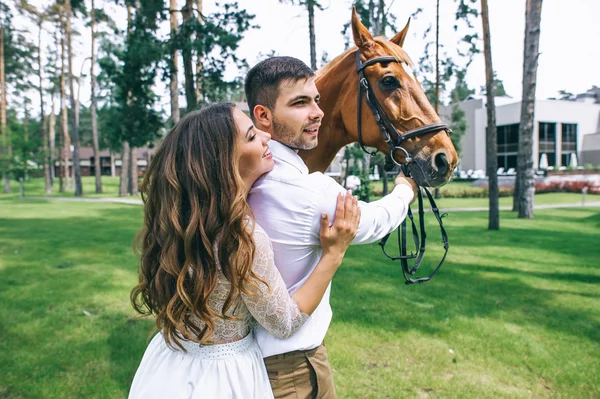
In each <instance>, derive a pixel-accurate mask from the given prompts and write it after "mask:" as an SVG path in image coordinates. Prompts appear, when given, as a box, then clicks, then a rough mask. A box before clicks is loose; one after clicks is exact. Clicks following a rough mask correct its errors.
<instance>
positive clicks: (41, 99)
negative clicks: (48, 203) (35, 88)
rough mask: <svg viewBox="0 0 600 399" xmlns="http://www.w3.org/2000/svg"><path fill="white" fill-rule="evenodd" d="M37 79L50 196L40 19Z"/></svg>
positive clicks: (40, 24) (40, 26) (45, 172)
mask: <svg viewBox="0 0 600 399" xmlns="http://www.w3.org/2000/svg"><path fill="white" fill-rule="evenodd" d="M38 78H39V80H40V115H41V126H40V133H41V136H42V147H43V155H44V157H43V161H42V162H43V165H44V182H45V190H46V194H47V195H49V194H52V181H51V179H50V168H49V167H48V135H47V134H46V114H45V113H44V87H43V82H44V81H43V77H42V19H41V18H40V20H39V25H38Z"/></svg>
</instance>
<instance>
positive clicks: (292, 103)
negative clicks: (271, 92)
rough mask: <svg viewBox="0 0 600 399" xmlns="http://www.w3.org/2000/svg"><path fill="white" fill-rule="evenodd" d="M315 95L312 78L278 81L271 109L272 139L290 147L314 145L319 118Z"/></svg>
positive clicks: (317, 99)
mask: <svg viewBox="0 0 600 399" xmlns="http://www.w3.org/2000/svg"><path fill="white" fill-rule="evenodd" d="M319 99H320V95H319V92H318V90H317V86H315V80H314V79H313V78H310V79H307V80H304V79H300V80H298V81H295V82H293V81H284V82H282V83H281V85H280V86H279V97H277V101H276V102H275V109H274V110H273V139H275V140H277V141H279V142H280V143H282V144H284V145H286V146H288V147H290V148H292V149H294V150H310V149H313V148H315V147H316V146H317V142H318V139H317V136H318V134H319V126H321V120H322V119H323V111H321V108H319V105H318V103H319Z"/></svg>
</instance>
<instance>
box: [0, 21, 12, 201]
mask: <svg viewBox="0 0 600 399" xmlns="http://www.w3.org/2000/svg"><path fill="white" fill-rule="evenodd" d="M0 92H1V95H0V97H1V100H0V136H2V137H0V140H2V141H1V142H0V162H2V164H0V165H1V167H2V180H4V193H5V194H8V193H10V178H9V173H8V172H9V171H8V169H9V167H10V158H11V152H12V148H11V143H10V132H9V131H8V128H7V125H6V107H7V103H6V79H5V76H4V27H2V26H0Z"/></svg>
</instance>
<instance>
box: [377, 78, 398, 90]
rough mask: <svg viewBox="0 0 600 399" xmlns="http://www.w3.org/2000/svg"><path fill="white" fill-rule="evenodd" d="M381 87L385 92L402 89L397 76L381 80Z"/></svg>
mask: <svg viewBox="0 0 600 399" xmlns="http://www.w3.org/2000/svg"><path fill="white" fill-rule="evenodd" d="M379 86H380V87H381V88H382V89H383V90H394V89H397V88H399V87H400V82H399V81H398V79H396V77H395V76H390V75H388V76H385V77H384V78H383V79H381V81H380V82H379Z"/></svg>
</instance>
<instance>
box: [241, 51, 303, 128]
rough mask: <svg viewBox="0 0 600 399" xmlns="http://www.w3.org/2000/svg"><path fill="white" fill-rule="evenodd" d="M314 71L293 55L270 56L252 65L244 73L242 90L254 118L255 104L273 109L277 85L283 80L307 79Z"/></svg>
mask: <svg viewBox="0 0 600 399" xmlns="http://www.w3.org/2000/svg"><path fill="white" fill-rule="evenodd" d="M313 76H315V72H314V71H313V70H312V69H310V67H308V65H306V64H305V63H304V62H302V61H300V60H299V59H297V58H293V57H271V58H267V59H266V60H264V61H261V62H259V63H258V64H256V65H254V66H253V67H252V69H250V71H249V72H248V75H246V83H245V87H244V90H245V91H246V98H247V101H248V108H249V109H250V116H252V118H253V119H254V112H253V111H254V107H255V106H256V105H257V104H260V105H264V106H265V107H267V108H269V109H271V110H273V109H274V108H275V102H276V101H277V97H278V96H279V85H280V84H281V83H282V82H284V81H286V80H287V81H291V82H294V83H295V82H297V81H299V80H301V79H309V78H312V77H313Z"/></svg>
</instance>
